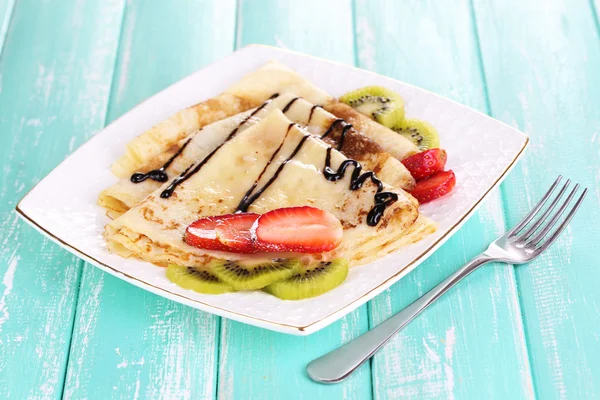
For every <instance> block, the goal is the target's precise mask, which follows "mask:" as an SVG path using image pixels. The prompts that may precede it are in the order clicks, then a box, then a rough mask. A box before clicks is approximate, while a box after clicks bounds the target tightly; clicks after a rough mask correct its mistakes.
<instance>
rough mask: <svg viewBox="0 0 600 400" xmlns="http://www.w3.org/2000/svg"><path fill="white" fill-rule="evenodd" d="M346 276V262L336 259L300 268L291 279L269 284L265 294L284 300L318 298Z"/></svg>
mask: <svg viewBox="0 0 600 400" xmlns="http://www.w3.org/2000/svg"><path fill="white" fill-rule="evenodd" d="M347 276H348V261H346V260H344V259H342V258H338V259H335V260H333V261H321V262H318V263H315V264H311V265H304V266H301V267H300V268H299V270H298V272H297V273H296V274H294V275H292V276H291V277H289V278H287V279H284V280H281V281H278V282H274V283H271V284H270V285H269V286H267V287H266V288H265V291H266V292H269V293H271V294H272V295H274V296H277V297H279V298H280V299H284V300H301V299H307V298H309V297H315V296H319V295H321V294H323V293H325V292H328V291H330V290H331V289H333V288H336V287H338V286H339V285H340V284H341V283H342V282H344V280H345V279H346V277H347Z"/></svg>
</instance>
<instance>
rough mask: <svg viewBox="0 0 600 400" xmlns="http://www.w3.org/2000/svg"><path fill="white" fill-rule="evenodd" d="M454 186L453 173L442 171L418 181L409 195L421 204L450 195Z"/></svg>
mask: <svg viewBox="0 0 600 400" xmlns="http://www.w3.org/2000/svg"><path fill="white" fill-rule="evenodd" d="M454 185H456V176H455V175H454V172H452V171H442V172H438V173H436V174H435V175H432V176H430V177H429V178H425V179H423V180H421V181H418V182H417V185H416V186H415V188H414V189H413V190H412V191H411V192H410V194H412V195H413V196H414V197H415V198H416V199H417V200H418V201H419V203H421V204H423V203H427V202H429V201H431V200H434V199H437V198H438V197H441V196H443V195H445V194H447V193H450V191H451V190H452V188H454Z"/></svg>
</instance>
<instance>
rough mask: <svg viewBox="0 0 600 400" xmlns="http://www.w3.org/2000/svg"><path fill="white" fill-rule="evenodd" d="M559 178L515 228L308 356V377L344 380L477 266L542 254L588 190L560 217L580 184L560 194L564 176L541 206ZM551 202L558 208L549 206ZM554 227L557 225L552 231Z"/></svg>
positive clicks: (516, 261)
mask: <svg viewBox="0 0 600 400" xmlns="http://www.w3.org/2000/svg"><path fill="white" fill-rule="evenodd" d="M561 180H562V176H559V177H558V178H557V179H556V181H554V183H553V184H552V186H551V187H550V189H549V190H548V192H547V193H546V194H545V195H544V197H542V199H541V200H540V202H539V203H538V204H536V206H535V207H533V210H531V211H530V212H529V214H527V215H526V216H525V218H523V220H521V222H519V223H518V224H517V225H516V226H515V227H514V228H512V229H511V230H509V231H508V232H506V233H505V234H504V235H502V236H501V237H500V238H498V239H496V240H495V241H494V242H493V243H492V244H491V245H490V246H489V247H488V249H487V250H486V251H484V252H483V253H481V254H480V255H478V256H477V257H475V258H474V259H473V260H471V261H470V262H469V263H467V264H466V265H465V266H463V267H462V268H460V269H459V270H458V271H456V272H454V273H453V274H452V275H450V276H449V277H448V278H446V279H445V280H444V281H443V282H442V283H440V284H439V285H437V286H436V287H434V288H433V289H432V290H430V291H429V292H427V293H425V294H424V295H423V296H421V297H420V298H419V299H417V300H416V301H415V302H414V303H412V304H411V305H409V306H408V307H406V308H405V309H403V310H402V311H400V312H399V313H397V314H396V315H394V316H392V317H391V318H389V319H388V320H386V321H385V322H383V323H381V324H379V325H377V326H376V327H375V328H373V329H371V330H370V331H369V332H367V333H365V334H364V335H362V336H359V337H357V338H356V339H354V340H352V341H350V342H348V343H346V344H345V345H343V346H342V347H340V348H338V349H336V350H334V351H332V352H330V353H328V354H325V355H324V356H321V357H319V358H317V359H315V360H313V361H312V362H310V363H309V364H308V366H307V367H306V371H307V372H308V375H309V376H310V377H311V378H312V379H313V380H315V381H317V382H321V383H336V382H340V381H342V380H344V379H345V378H347V377H348V376H349V375H350V374H351V373H352V372H353V371H354V370H356V369H357V368H358V367H359V366H360V365H362V364H363V363H364V362H365V361H367V360H368V359H370V358H371V357H373V355H374V354H375V352H377V350H379V349H380V348H381V347H382V346H383V345H384V344H386V343H387V342H388V341H389V340H390V339H391V338H392V337H393V336H394V335H395V334H396V333H398V332H399V331H400V330H401V329H402V328H404V327H405V326H406V325H408V324H409V323H410V322H411V321H412V320H413V319H414V318H415V317H416V316H417V315H419V314H420V313H421V312H422V311H423V310H424V309H425V308H427V306H429V305H430V304H432V303H433V302H434V301H435V300H437V299H438V298H440V297H441V296H442V295H443V294H444V293H446V292H447V291H448V290H449V289H450V288H451V287H453V286H454V285H456V284H457V283H458V282H459V281H460V280H461V279H463V278H464V277H465V276H467V275H469V274H470V273H471V272H473V271H475V270H476V269H477V268H478V267H480V266H482V265H483V264H486V263H489V262H494V261H500V262H505V263H508V264H525V263H527V262H529V261H531V260H533V259H534V258H536V257H538V256H539V255H540V254H542V253H543V252H544V251H545V250H546V249H547V248H548V247H550V245H551V244H552V243H554V241H555V240H556V239H558V237H559V236H560V234H561V233H562V231H563V230H564V229H565V228H566V227H567V225H568V224H569V222H570V221H571V219H572V218H573V216H574V215H575V213H576V212H577V209H578V208H579V206H580V205H581V202H582V201H583V199H584V198H585V195H586V194H587V189H583V192H581V194H580V195H579V197H578V199H577V201H576V202H575V204H574V205H573V206H571V207H570V209H569V212H568V214H567V216H566V218H565V219H564V220H562V222H561V221H560V218H561V216H562V215H563V214H564V213H565V211H567V208H568V207H569V204H570V203H571V201H572V200H573V198H574V197H575V195H576V194H577V192H578V191H579V184H577V185H575V187H574V188H573V189H572V190H571V192H570V193H569V195H568V196H567V197H566V199H563V197H564V194H565V193H566V192H567V189H568V188H569V185H570V184H571V181H570V180H567V181H566V182H565V184H564V185H562V186H561V187H560V189H559V192H558V195H556V196H555V197H554V199H553V200H552V201H551V202H550V203H549V205H548V206H547V207H546V209H545V210H543V211H542V209H543V208H544V205H545V204H546V203H547V202H548V200H549V199H550V198H551V197H552V194H553V193H554V191H555V190H556V189H557V187H558V186H559V184H560V181H561ZM556 207H558V209H557V210H556V211H554V210H555V209H556ZM553 228H556V229H555V230H554V231H553V232H551V231H552V230H553Z"/></svg>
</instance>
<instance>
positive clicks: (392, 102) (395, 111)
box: [340, 86, 404, 128]
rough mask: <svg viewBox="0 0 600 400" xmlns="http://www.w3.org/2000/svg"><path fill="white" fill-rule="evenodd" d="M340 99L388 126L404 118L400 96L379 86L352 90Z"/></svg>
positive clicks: (395, 124)
mask: <svg viewBox="0 0 600 400" xmlns="http://www.w3.org/2000/svg"><path fill="white" fill-rule="evenodd" d="M340 101H341V102H342V103H346V104H348V105H349V106H350V107H352V108H354V109H355V110H356V111H358V112H359V113H361V114H365V115H368V116H369V117H371V118H373V119H374V120H375V121H377V122H379V123H380V124H382V125H384V126H386V127H388V128H393V127H395V126H398V125H399V124H400V123H401V122H402V120H404V100H403V99H402V97H400V95H399V94H397V93H394V92H392V91H391V90H388V89H386V88H384V87H381V86H366V87H364V88H362V89H356V90H353V91H351V92H348V93H346V94H345V95H343V96H342V97H340Z"/></svg>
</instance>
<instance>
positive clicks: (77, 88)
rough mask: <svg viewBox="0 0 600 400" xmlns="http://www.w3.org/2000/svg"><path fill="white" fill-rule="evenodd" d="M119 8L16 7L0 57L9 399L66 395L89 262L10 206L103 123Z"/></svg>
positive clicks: (5, 391) (4, 380)
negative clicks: (49, 237)
mask: <svg viewBox="0 0 600 400" xmlns="http://www.w3.org/2000/svg"><path fill="white" fill-rule="evenodd" d="M2 5H3V7H8V8H10V6H11V2H6V1H5V2H3V3H2ZM8 8H5V9H4V10H3V11H4V12H5V15H6V13H8V12H9V10H8ZM121 13H122V3H121V1H120V0H111V1H104V0H102V1H86V2H83V1H78V2H65V1H52V2H50V1H49V2H42V3H40V2H38V1H30V0H21V1H19V2H18V3H17V4H16V5H15V8H14V11H13V15H12V20H11V23H10V29H9V31H8V34H7V35H6V40H5V44H4V49H3V51H2V57H1V61H0V132H2V134H1V135H0V160H2V164H3V167H2V168H3V169H2V176H1V177H0V180H1V183H0V243H1V249H0V276H2V278H1V279H0V354H2V356H1V357H0V397H2V398H20V399H24V398H57V397H60V395H61V393H62V388H63V379H64V372H65V366H66V362H67V355H68V350H69V342H70V338H71V328H72V322H73V314H74V310H75V301H76V298H77V291H78V288H79V280H80V270H81V264H82V262H81V261H80V260H79V259H77V258H76V257H73V256H71V255H69V254H68V253H67V252H66V251H64V250H61V249H60V248H59V247H58V246H56V245H54V244H53V243H51V242H50V241H49V240H46V239H44V238H43V237H42V236H41V235H40V234H39V233H37V232H35V231H34V230H33V229H31V228H30V227H27V226H26V225H25V224H24V223H22V222H19V221H18V219H17V216H16V214H15V213H14V212H13V211H12V209H13V208H14V206H15V205H16V202H17V201H18V200H19V199H20V198H21V197H22V196H23V195H24V194H25V193H26V192H27V191H28V190H29V189H30V188H31V187H32V186H33V185H34V184H35V183H36V182H37V181H39V180H40V179H41V178H42V177H43V176H44V175H46V174H47V173H48V172H49V171H50V170H51V169H52V168H54V166H56V164H57V163H59V162H60V161H61V160H62V159H63V158H64V157H65V155H66V154H68V153H69V152H71V151H72V150H73V149H74V148H75V147H76V146H77V145H78V144H80V143H81V142H83V141H84V140H85V138H86V137H88V136H89V135H90V134H91V133H92V132H94V131H96V130H98V129H99V128H101V126H102V124H103V122H104V114H105V111H106V105H107V103H108V94H109V90H110V82H111V78H112V70H113V66H114V60H115V57H116V50H117V46H116V43H117V37H118V34H119V29H120V24H121ZM57 21H60V23H57ZM6 23H7V22H6V20H4V21H2V22H0V27H2V29H4V27H6ZM0 36H1V35H0Z"/></svg>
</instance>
